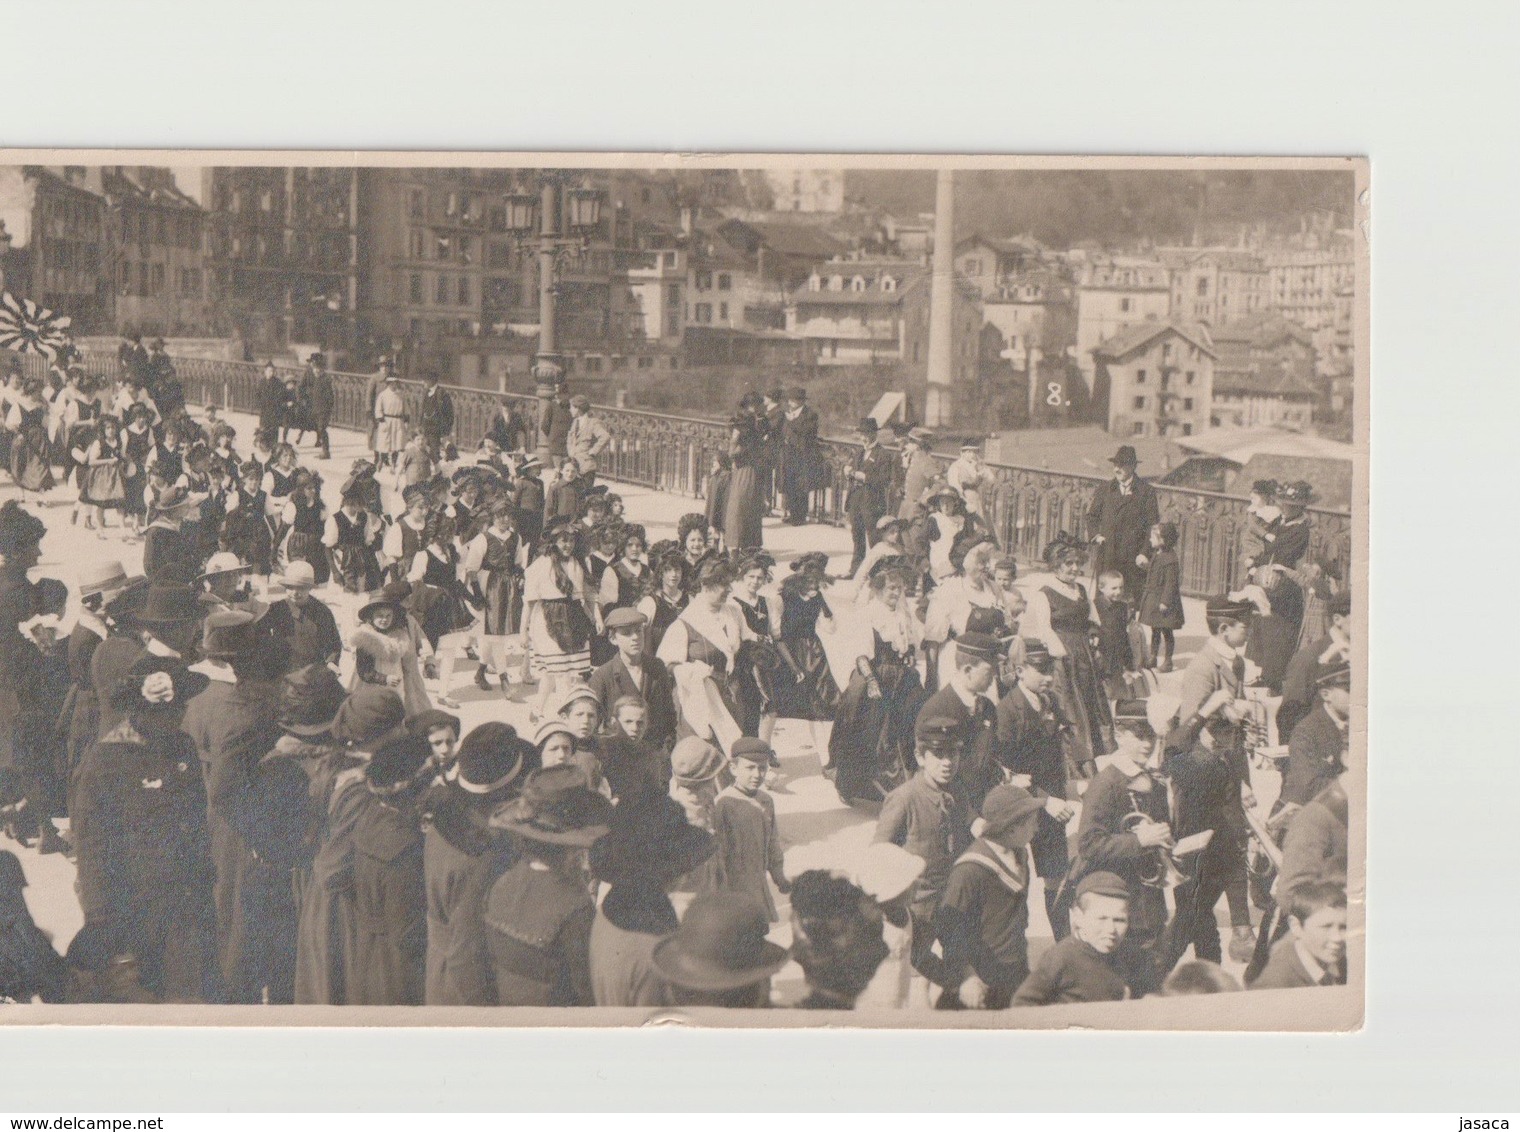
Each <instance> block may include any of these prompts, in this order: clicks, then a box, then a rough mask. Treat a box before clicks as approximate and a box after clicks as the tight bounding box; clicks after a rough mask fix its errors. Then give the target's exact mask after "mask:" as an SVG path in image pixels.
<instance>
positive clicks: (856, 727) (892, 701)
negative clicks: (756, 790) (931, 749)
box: [829, 559, 926, 804]
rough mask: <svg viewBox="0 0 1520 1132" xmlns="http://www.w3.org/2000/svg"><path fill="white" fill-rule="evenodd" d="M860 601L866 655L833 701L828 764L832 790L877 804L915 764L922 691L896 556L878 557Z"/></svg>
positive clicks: (915, 630)
mask: <svg viewBox="0 0 1520 1132" xmlns="http://www.w3.org/2000/svg"><path fill="white" fill-rule="evenodd" d="M866 593H867V597H866V600H865V602H864V603H863V604H862V606H861V612H862V613H863V615H864V617H865V620H866V622H867V623H868V624H869V625H870V627H871V644H872V648H871V652H870V653H869V654H868V655H863V656H860V657H858V658H857V659H856V661H855V671H854V672H853V673H851V674H850V682H849V684H848V685H846V687H845V690H844V694H843V695H842V696H840V698H839V708H838V711H837V712H836V713H835V721H834V732H833V734H832V735H831V736H830V737H829V761H830V763H831V765H832V767H833V771H834V788H835V789H836V790H837V791H839V797H840V798H841V799H842V800H843V801H844V802H845V803H847V804H848V803H850V802H854V801H856V800H862V801H877V802H879V801H881V799H882V798H884V797H886V795H887V793H889V792H890V791H891V790H892V789H893V788H895V787H896V786H899V785H901V784H902V783H903V782H905V781H906V780H907V778H908V777H909V776H910V775H911V774H912V773H913V771H914V770H916V769H917V766H918V763H917V761H916V760H915V758H914V757H913V727H914V723H915V721H916V719H917V717H918V710H919V708H920V707H922V706H923V702H924V699H925V698H926V693H925V691H924V686H923V681H922V680H921V679H920V678H919V675H918V667H917V663H916V662H917V651H918V646H919V643H920V641H921V639H922V638H921V634H922V627H921V626H920V625H919V623H918V619H917V618H916V617H914V615H913V611H912V609H911V608H910V603H909V600H908V596H907V595H908V570H907V567H906V566H905V565H904V564H903V562H902V561H901V560H898V559H887V560H885V561H882V562H879V563H878V564H877V565H876V568H875V569H873V570H872V571H871V575H870V578H869V580H868V581H867V591H866Z"/></svg>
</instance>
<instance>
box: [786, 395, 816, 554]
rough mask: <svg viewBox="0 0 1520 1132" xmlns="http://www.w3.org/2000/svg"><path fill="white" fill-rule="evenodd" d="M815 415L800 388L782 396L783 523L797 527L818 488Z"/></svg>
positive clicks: (804, 518) (800, 524) (801, 521)
mask: <svg viewBox="0 0 1520 1132" xmlns="http://www.w3.org/2000/svg"><path fill="white" fill-rule="evenodd" d="M820 460H821V455H820V453H819V451H818V414H817V413H816V412H815V411H814V410H813V409H811V408H809V407H808V403H807V390H806V389H803V388H802V387H801V386H798V387H797V388H795V389H793V390H791V391H790V392H788V393H787V395H786V414H785V416H784V417H783V418H782V421H781V475H780V478H781V497H782V502H783V503H784V504H785V506H786V521H787V523H789V524H790V525H791V526H794V527H800V526H802V525H803V524H804V523H806V522H807V519H808V502H809V500H810V499H811V498H812V495H813V491H814V490H815V489H816V488H817V487H818V466H819V462H820Z"/></svg>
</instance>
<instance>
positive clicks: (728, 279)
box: [718, 271, 734, 291]
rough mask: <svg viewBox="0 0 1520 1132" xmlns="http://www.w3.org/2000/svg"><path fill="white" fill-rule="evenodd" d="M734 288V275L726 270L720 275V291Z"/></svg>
mask: <svg viewBox="0 0 1520 1132" xmlns="http://www.w3.org/2000/svg"><path fill="white" fill-rule="evenodd" d="M733 289H734V277H733V276H732V275H730V274H729V273H728V272H726V271H725V272H723V273H722V274H721V275H719V276H718V290H720V291H732V290H733Z"/></svg>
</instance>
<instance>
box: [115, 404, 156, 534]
mask: <svg viewBox="0 0 1520 1132" xmlns="http://www.w3.org/2000/svg"><path fill="white" fill-rule="evenodd" d="M121 444H122V452H123V455H124V456H125V457H126V465H125V466H124V469H123V475H124V476H125V477H126V492H127V497H126V502H125V503H124V504H123V505H122V508H121V514H122V520H123V521H124V522H125V523H126V524H127V526H128V527H130V528H131V529H132V530H133V531H135V532H137V533H139V534H140V533H141V532H142V529H143V527H144V526H145V525H146V524H147V521H148V520H147V515H148V504H147V500H146V497H145V492H146V491H147V490H148V463H149V457H150V456H152V455H153V452H154V450H155V448H156V447H157V442H156V441H155V440H154V438H153V411H152V410H151V409H149V408H148V406H146V405H133V406H132V407H131V408H130V409H128V410H127V417H126V427H125V429H123V431H122V434H121Z"/></svg>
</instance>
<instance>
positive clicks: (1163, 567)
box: [1140, 481, 1270, 672]
mask: <svg viewBox="0 0 1520 1132" xmlns="http://www.w3.org/2000/svg"><path fill="white" fill-rule="evenodd" d="M1268 482H1270V481H1268ZM1182 623H1183V614H1182V564H1181V562H1180V561H1179V560H1178V558H1177V524H1176V523H1157V524H1156V525H1155V526H1154V527H1152V528H1151V554H1150V564H1149V566H1148V567H1147V568H1146V575H1145V591H1144V592H1143V593H1142V594H1141V595H1140V624H1142V625H1145V626H1146V627H1148V628H1149V629H1150V631H1151V655H1152V656H1154V657H1155V658H1156V671H1157V672H1170V671H1171V670H1172V653H1173V650H1174V649H1175V648H1176V640H1177V638H1176V634H1177V630H1178V629H1180V628H1182Z"/></svg>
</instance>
